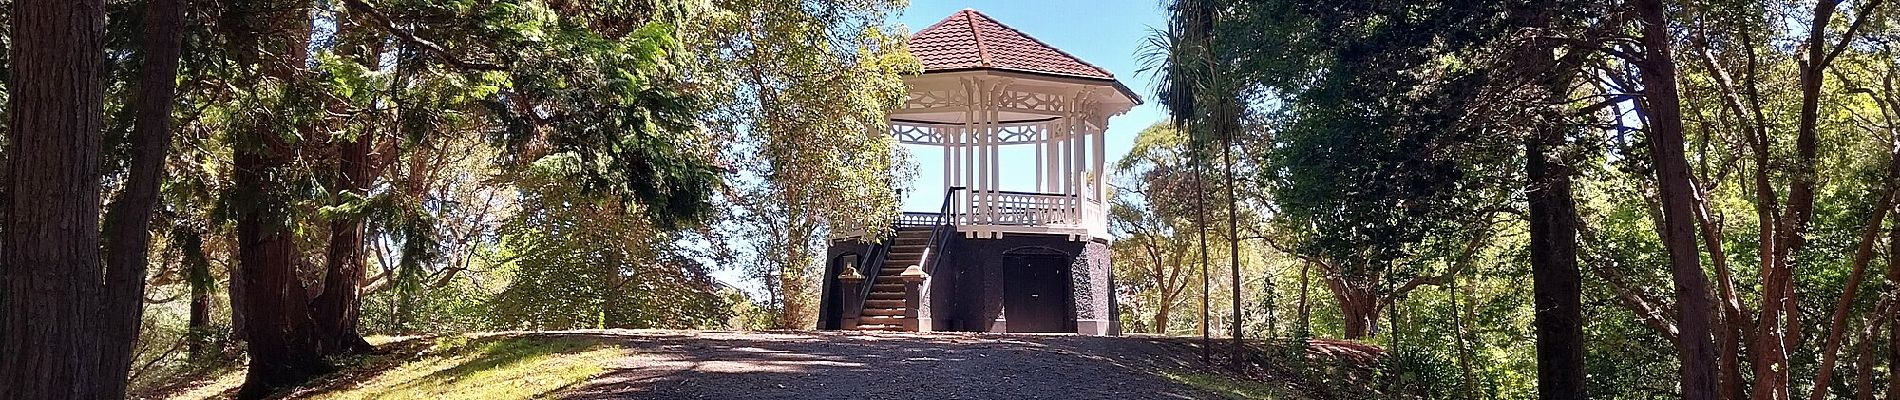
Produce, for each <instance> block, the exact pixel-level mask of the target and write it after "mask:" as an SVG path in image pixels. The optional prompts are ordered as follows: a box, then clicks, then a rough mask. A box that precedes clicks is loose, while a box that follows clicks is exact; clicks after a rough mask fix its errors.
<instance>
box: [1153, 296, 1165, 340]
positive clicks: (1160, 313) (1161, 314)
mask: <svg viewBox="0 0 1900 400" xmlns="http://www.w3.org/2000/svg"><path fill="white" fill-rule="evenodd" d="M1164 290H1165V289H1164ZM1154 322H1155V328H1154V330H1155V333H1156V334H1161V335H1166V334H1168V303H1167V302H1166V301H1162V302H1161V307H1160V308H1156V309H1155V319H1154Z"/></svg>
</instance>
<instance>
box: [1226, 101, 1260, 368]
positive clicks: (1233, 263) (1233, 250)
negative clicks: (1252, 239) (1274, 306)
mask: <svg viewBox="0 0 1900 400" xmlns="http://www.w3.org/2000/svg"><path fill="white" fill-rule="evenodd" d="M1232 102H1233V101H1232V99H1225V98H1223V99H1220V101H1217V102H1216V103H1215V104H1219V105H1220V107H1221V108H1222V109H1226V110H1227V112H1225V113H1222V114H1223V115H1222V117H1223V118H1228V117H1233V118H1238V116H1239V115H1238V112H1237V111H1234V110H1233V109H1232V108H1233V106H1231V105H1230V104H1229V103H1232ZM1219 123H1221V124H1222V125H1229V124H1237V123H1238V122H1237V121H1226V120H1222V121H1221V122H1219ZM1234 128H1235V127H1232V126H1227V129H1224V130H1223V132H1222V135H1221V156H1220V158H1221V164H1222V166H1223V167H1224V168H1222V171H1221V172H1222V174H1224V175H1225V176H1224V177H1225V178H1226V179H1224V181H1225V182H1224V184H1223V185H1221V186H1225V187H1226V189H1227V262H1228V267H1229V270H1228V271H1229V273H1228V279H1230V280H1232V283H1233V297H1232V298H1231V300H1232V301H1231V303H1233V309H1234V321H1233V323H1232V325H1233V331H1234V332H1233V335H1234V349H1233V350H1234V355H1233V358H1232V359H1231V360H1230V361H1232V362H1233V368H1234V370H1235V371H1239V370H1240V369H1241V367H1242V366H1243V364H1242V362H1244V360H1245V359H1246V357H1245V354H1244V351H1245V344H1244V342H1243V338H1242V337H1241V332H1240V323H1241V322H1242V319H1243V318H1241V314H1240V283H1241V282H1240V203H1239V199H1237V198H1235V196H1234V182H1235V181H1234V143H1233V140H1234V139H1233V136H1234V134H1235V133H1236V132H1235V129H1234ZM1267 279H1268V280H1269V281H1268V282H1267V285H1272V284H1273V282H1272V281H1271V280H1272V279H1273V278H1271V277H1269V278H1267Z"/></svg>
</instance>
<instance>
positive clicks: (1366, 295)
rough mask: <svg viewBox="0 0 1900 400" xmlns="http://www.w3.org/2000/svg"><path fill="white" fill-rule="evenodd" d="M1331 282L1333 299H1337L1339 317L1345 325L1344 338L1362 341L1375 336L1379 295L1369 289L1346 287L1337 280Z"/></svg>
mask: <svg viewBox="0 0 1900 400" xmlns="http://www.w3.org/2000/svg"><path fill="white" fill-rule="evenodd" d="M1332 281H1333V282H1332V285H1333V297H1335V298H1338V299H1339V316H1340V317H1341V318H1342V319H1343V321H1342V322H1341V323H1342V324H1344V325H1345V326H1344V328H1345V331H1346V338H1347V339H1352V340H1364V339H1368V338H1371V337H1373V336H1377V335H1378V332H1376V330H1377V329H1378V326H1377V325H1378V324H1379V306H1380V304H1379V295H1378V294H1377V293H1373V291H1372V289H1370V288H1360V287H1353V286H1348V285H1347V284H1346V283H1344V282H1340V280H1339V279H1333V280H1332Z"/></svg>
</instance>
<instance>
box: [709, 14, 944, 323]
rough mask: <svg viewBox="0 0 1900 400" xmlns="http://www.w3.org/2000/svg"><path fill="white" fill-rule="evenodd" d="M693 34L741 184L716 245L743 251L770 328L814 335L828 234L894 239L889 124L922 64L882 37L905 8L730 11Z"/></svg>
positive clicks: (889, 36)
mask: <svg viewBox="0 0 1900 400" xmlns="http://www.w3.org/2000/svg"><path fill="white" fill-rule="evenodd" d="M720 6H721V8H722V9H723V12H724V14H721V17H720V18H716V19H711V20H709V21H707V23H706V25H705V26H706V27H707V28H708V29H707V30H706V32H703V33H704V34H703V35H701V36H697V37H696V40H702V41H704V43H707V45H708V46H710V47H712V48H717V49H719V50H718V51H709V52H706V53H705V54H704V57H707V58H708V59H707V60H705V61H703V65H704V66H706V67H709V68H714V70H713V71H710V72H709V76H716V77H719V78H718V79H717V80H716V82H723V83H724V85H718V86H714V87H712V88H709V90H708V92H709V93H722V94H725V95H724V96H723V97H719V101H718V103H720V104H723V105H724V107H722V109H721V110H720V111H721V113H720V114H719V115H718V119H717V123H716V124H715V125H716V126H719V127H720V129H721V132H719V135H720V139H721V140H722V141H724V142H725V143H729V147H727V151H726V152H724V154H722V159H723V160H725V161H726V164H727V165H730V166H732V167H733V168H734V170H735V171H734V172H736V174H735V175H737V177H735V179H733V180H732V181H733V182H734V183H735V184H734V185H733V187H731V188H729V190H728V191H727V192H726V193H724V199H725V200H726V201H727V204H729V205H730V206H731V208H732V209H733V212H731V213H729V214H728V215H727V216H726V220H725V221H723V222H725V223H724V224H723V225H724V226H723V228H724V237H727V238H732V239H734V240H735V241H736V242H738V243H739V244H741V245H742V247H744V248H745V249H744V250H743V255H729V256H728V258H729V259H730V258H733V257H739V256H743V257H746V259H745V260H744V261H741V262H742V263H744V264H749V265H755V266H757V267H756V268H754V269H752V270H751V271H749V272H751V273H753V275H754V276H756V277H758V278H759V279H760V280H762V281H763V283H764V285H762V287H764V288H765V289H766V290H767V291H768V295H769V296H770V300H771V302H772V303H773V304H772V306H773V308H774V309H775V310H776V311H777V316H776V318H775V321H774V322H775V325H776V326H777V327H779V328H785V329H801V328H807V327H810V326H812V323H811V321H812V320H813V318H814V317H815V315H816V312H817V307H816V305H817V304H818V302H817V296H818V295H819V293H818V290H815V289H816V287H815V286H816V285H814V283H816V281H815V278H817V276H816V275H817V271H818V268H816V267H817V266H819V265H821V264H820V263H819V261H818V260H819V259H820V258H822V256H821V254H822V251H821V250H819V249H820V247H818V246H820V245H821V244H822V243H823V240H824V239H825V238H826V237H827V236H828V235H829V233H830V232H844V231H861V232H867V233H868V236H867V237H875V236H877V235H878V234H879V233H881V232H887V231H888V230H889V229H890V221H892V218H893V217H894V216H895V214H896V212H897V201H898V198H897V195H896V188H898V187H901V185H903V184H905V183H906V182H907V179H906V178H905V173H906V172H907V171H906V170H905V169H903V168H902V165H903V164H902V163H901V160H902V158H901V157H902V155H901V154H899V153H898V152H897V146H896V143H895V139H892V138H891V135H890V134H889V132H888V131H887V129H888V127H887V124H886V120H885V117H886V113H888V112H889V111H890V110H892V109H895V108H896V107H897V106H898V105H899V104H900V103H901V102H902V101H903V96H904V93H906V92H907V90H906V89H905V87H904V83H903V80H902V78H901V77H902V76H903V75H905V74H912V73H916V72H917V70H918V68H919V66H918V65H917V61H916V60H915V59H914V58H912V57H911V56H910V54H909V53H908V52H906V51H905V50H904V48H903V45H902V41H901V40H902V39H901V36H899V35H898V34H897V32H894V31H892V30H891V29H890V28H888V27H885V26H884V20H885V18H886V16H887V15H888V14H889V13H891V12H893V11H895V10H896V9H897V8H898V7H900V6H901V3H899V2H892V1H885V0H878V1H868V2H832V1H796V2H769V1H765V2H761V1H735V2H728V3H724V4H721V5H720Z"/></svg>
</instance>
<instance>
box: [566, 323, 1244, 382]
mask: <svg viewBox="0 0 1900 400" xmlns="http://www.w3.org/2000/svg"><path fill="white" fill-rule="evenodd" d="M601 337H602V338H603V339H606V340H607V341H620V342H621V343H623V345H624V346H626V347H627V348H629V349H631V350H632V351H633V353H634V355H633V356H631V357H628V358H626V359H624V360H623V361H622V362H620V363H618V364H619V365H612V366H609V372H608V373H607V374H606V375H603V376H601V377H599V378H597V379H595V380H593V381H591V382H587V383H586V384H583V385H581V387H578V388H575V389H574V390H572V391H570V392H568V393H567V394H566V395H565V396H564V397H566V398H570V399H907V398H919V399H991V398H1008V399H1107V398H1115V399H1201V398H1218V396H1215V395H1212V394H1209V393H1205V392H1201V391H1198V390H1195V389H1193V388H1191V387H1187V386H1183V385H1180V384H1176V383H1174V382H1172V381H1169V380H1168V379H1166V378H1163V377H1161V376H1158V375H1156V374H1155V373H1154V372H1156V371H1162V370H1175V371H1178V370H1186V369H1189V368H1190V367H1189V365H1190V363H1192V362H1193V359H1192V357H1194V356H1195V354H1197V353H1195V352H1194V350H1192V349H1191V348H1189V347H1188V346H1186V345H1184V344H1181V343H1179V342H1172V341H1168V340H1166V339H1155V338H1142V337H1083V336H1071V335H992V334H959V333H939V334H902V333H836V332H815V333H804V332H800V333H726V332H668V331H627V332H610V333H603V334H602V335H601Z"/></svg>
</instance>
